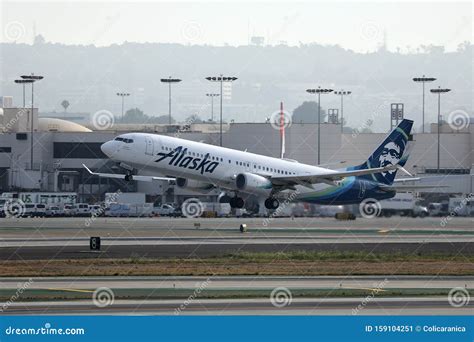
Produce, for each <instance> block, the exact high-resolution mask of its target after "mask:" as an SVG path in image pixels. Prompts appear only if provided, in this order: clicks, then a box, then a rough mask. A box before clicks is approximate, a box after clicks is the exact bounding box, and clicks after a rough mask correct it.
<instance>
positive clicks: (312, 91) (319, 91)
mask: <svg viewBox="0 0 474 342" xmlns="http://www.w3.org/2000/svg"><path fill="white" fill-rule="evenodd" d="M306 92H307V93H310V94H318V165H319V164H321V94H327V93H330V92H332V89H325V88H321V87H318V88H316V89H306Z"/></svg>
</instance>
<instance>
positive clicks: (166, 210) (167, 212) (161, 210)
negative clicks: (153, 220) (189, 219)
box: [153, 203, 176, 216]
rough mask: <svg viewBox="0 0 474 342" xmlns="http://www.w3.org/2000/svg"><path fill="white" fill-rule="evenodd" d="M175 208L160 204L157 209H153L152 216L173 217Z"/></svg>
mask: <svg viewBox="0 0 474 342" xmlns="http://www.w3.org/2000/svg"><path fill="white" fill-rule="evenodd" d="M175 211H176V208H175V207H174V206H172V205H171V204H166V203H165V204H161V205H159V206H157V207H153V214H155V215H159V216H174V213H175Z"/></svg>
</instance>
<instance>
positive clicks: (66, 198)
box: [1, 192, 77, 206]
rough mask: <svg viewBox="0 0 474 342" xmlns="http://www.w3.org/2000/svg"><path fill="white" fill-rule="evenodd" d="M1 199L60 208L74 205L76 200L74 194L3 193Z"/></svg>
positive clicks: (75, 194)
mask: <svg viewBox="0 0 474 342" xmlns="http://www.w3.org/2000/svg"><path fill="white" fill-rule="evenodd" d="M1 197H2V198H3V199H10V200H21V201H22V202H23V203H33V204H34V203H41V204H46V205H56V206H62V205H65V204H74V203H76V200H77V193H76V192H4V193H2V196H1Z"/></svg>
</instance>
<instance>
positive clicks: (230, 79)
mask: <svg viewBox="0 0 474 342" xmlns="http://www.w3.org/2000/svg"><path fill="white" fill-rule="evenodd" d="M206 80H208V81H210V82H219V83H220V127H219V145H220V146H222V84H223V83H224V82H234V81H235V80H237V77H225V76H223V75H222V74H220V75H219V76H217V77H216V76H210V77H206Z"/></svg>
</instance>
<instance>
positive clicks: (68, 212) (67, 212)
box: [63, 204, 75, 217]
mask: <svg viewBox="0 0 474 342" xmlns="http://www.w3.org/2000/svg"><path fill="white" fill-rule="evenodd" d="M63 211H64V216H69V217H70V216H74V215H75V209H74V205H73V204H66V205H64V208H63Z"/></svg>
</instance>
